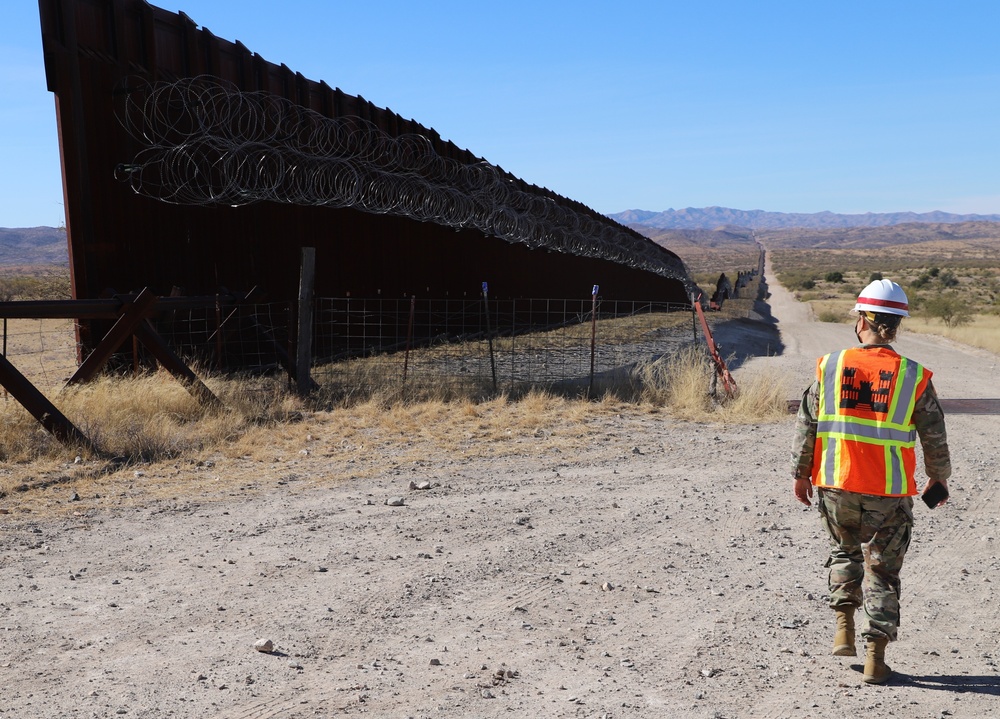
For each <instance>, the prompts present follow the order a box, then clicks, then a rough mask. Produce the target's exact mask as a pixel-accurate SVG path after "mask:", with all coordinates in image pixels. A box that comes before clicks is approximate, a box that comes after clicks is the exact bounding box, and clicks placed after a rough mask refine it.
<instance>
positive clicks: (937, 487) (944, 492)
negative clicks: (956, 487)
mask: <svg viewBox="0 0 1000 719" xmlns="http://www.w3.org/2000/svg"><path fill="white" fill-rule="evenodd" d="M920 498H921V499H922V500H924V504H926V505H927V506H928V507H930V508H931V509H934V508H935V507H939V506H941V505H942V504H944V503H945V502H947V501H948V483H947V482H945V481H944V480H931V481H930V482H928V483H927V486H926V487H924V493H923V494H921V495H920Z"/></svg>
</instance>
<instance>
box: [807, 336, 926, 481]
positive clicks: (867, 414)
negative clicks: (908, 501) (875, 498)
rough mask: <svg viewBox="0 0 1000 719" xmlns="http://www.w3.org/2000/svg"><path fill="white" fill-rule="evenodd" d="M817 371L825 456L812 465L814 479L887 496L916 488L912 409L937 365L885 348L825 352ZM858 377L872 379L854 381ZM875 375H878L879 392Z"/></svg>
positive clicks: (820, 446)
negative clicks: (930, 366)
mask: <svg viewBox="0 0 1000 719" xmlns="http://www.w3.org/2000/svg"><path fill="white" fill-rule="evenodd" d="M816 374H817V379H818V380H819V412H818V414H817V418H816V419H817V426H816V457H817V459H818V461H817V462H814V464H813V483H814V484H816V485H817V486H819V487H830V488H838V489H844V490H847V491H852V492H860V493H862V494H875V495H880V496H890V497H892V496H907V495H913V494H916V493H917V489H916V482H915V481H914V474H915V466H916V453H915V449H914V448H915V447H916V440H917V432H916V427H915V425H914V424H913V421H912V417H913V408H914V406H915V404H916V400H917V397H919V396H920V393H921V392H923V390H924V388H925V387H926V386H927V381H928V380H929V379H930V375H931V373H930V371H928V370H926V369H924V367H922V366H921V365H920V364H919V363H917V362H914V361H913V360H909V359H907V358H906V357H902V356H901V355H899V354H897V353H895V352H894V351H892V350H891V349H889V348H882V347H878V348H869V349H860V348H854V349H848V350H841V351H840V352H834V353H831V354H828V355H826V356H824V357H821V358H820V360H819V362H818V363H817V368H816ZM855 376H857V377H864V378H866V379H868V380H870V381H869V382H863V381H860V380H859V382H858V385H855V384H854V383H853V379H854V378H855ZM845 378H847V379H848V380H849V381H848V382H845ZM874 380H879V382H878V387H877V389H875V390H874V391H872V387H873V386H874V385H875V382H874ZM886 384H888V386H886ZM865 385H867V387H865ZM873 398H877V399H878V401H875V399H873Z"/></svg>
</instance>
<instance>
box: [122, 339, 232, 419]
mask: <svg viewBox="0 0 1000 719" xmlns="http://www.w3.org/2000/svg"><path fill="white" fill-rule="evenodd" d="M135 336H136V337H137V338H138V339H139V341H140V342H142V344H143V345H144V346H145V347H146V349H148V350H149V351H150V352H152V354H153V357H155V358H156V360H157V362H159V363H160V364H161V365H163V368H164V369H166V370H167V371H168V372H170V374H172V375H173V376H174V378H176V379H177V381H178V382H180V383H181V384H182V385H184V386H185V387H186V388H187V390H188V392H190V393H191V394H192V395H194V396H195V398H196V399H197V400H198V401H199V402H200V403H201V404H204V405H208V406H210V407H221V406H222V401H221V400H220V399H219V398H218V397H216V396H215V395H214V394H213V393H212V390H210V389H209V388H208V387H207V386H205V383H204V382H202V381H201V380H200V379H198V375H196V374H195V373H194V372H192V371H191V368H190V367H188V366H187V365H186V364H184V361H183V360H181V358H180V357H178V356H177V355H176V354H175V353H174V351H173V350H172V349H170V347H169V346H168V345H167V343H166V342H165V341H164V339H163V338H162V337H160V335H159V334H157V332H156V330H155V329H153V325H152V324H150V322H149V320H147V319H144V320H142V322H140V323H139V325H138V326H137V327H136V328H135Z"/></svg>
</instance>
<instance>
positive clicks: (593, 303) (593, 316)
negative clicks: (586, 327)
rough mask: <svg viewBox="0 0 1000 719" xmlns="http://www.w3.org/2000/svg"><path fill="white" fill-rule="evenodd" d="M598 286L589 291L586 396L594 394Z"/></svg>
mask: <svg viewBox="0 0 1000 719" xmlns="http://www.w3.org/2000/svg"><path fill="white" fill-rule="evenodd" d="M599 289H600V286H599V285H594V289H592V290H591V291H590V387H589V388H588V389H587V396H588V397H590V396H591V395H593V393H594V358H595V355H596V354H597V291H598V290H599Z"/></svg>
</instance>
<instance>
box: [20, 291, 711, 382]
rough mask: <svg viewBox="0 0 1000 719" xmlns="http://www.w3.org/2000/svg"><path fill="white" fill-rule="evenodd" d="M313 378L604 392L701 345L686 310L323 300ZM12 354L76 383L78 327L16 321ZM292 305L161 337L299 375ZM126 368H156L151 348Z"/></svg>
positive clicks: (202, 318)
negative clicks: (633, 372) (657, 360)
mask: <svg viewBox="0 0 1000 719" xmlns="http://www.w3.org/2000/svg"><path fill="white" fill-rule="evenodd" d="M313 316H314V323H313V338H312V346H313V362H312V368H311V373H312V378H313V380H314V381H315V382H316V383H317V384H318V385H319V387H320V388H321V389H322V390H323V392H324V394H325V395H326V396H328V397H330V398H350V397H364V396H370V395H371V394H373V393H376V392H380V391H383V392H384V391H388V392H393V393H397V392H400V391H403V392H409V393H413V394H414V395H419V394H421V393H423V394H432V395H434V396H438V397H454V396H473V397H474V396H486V395H491V394H496V393H499V392H507V393H512V394H513V393H519V392H523V391H525V390H527V389H530V388H533V387H537V388H545V389H549V390H554V391H565V392H571V393H581V394H582V393H589V392H594V391H600V389H601V388H602V387H603V386H604V385H605V384H606V383H608V382H611V381H615V382H620V381H621V380H622V378H627V375H628V370H629V368H630V367H632V366H634V365H636V364H637V363H640V362H643V361H649V360H652V359H653V358H654V357H656V356H657V355H661V354H665V353H669V352H670V351H671V350H672V348H675V347H676V346H678V345H679V344H681V343H685V342H690V341H692V340H693V339H697V331H696V329H695V325H694V321H693V320H694V318H693V315H692V312H691V307H690V306H689V305H671V304H666V303H658V302H636V301H628V302H623V301H603V300H601V299H600V298H599V297H596V296H595V297H592V298H586V299H505V300H499V301H498V300H494V299H491V298H489V297H488V296H480V297H479V298H475V299H435V298H428V299H421V298H406V299H398V300H396V299H382V298H374V299H373V298H350V297H345V298H320V299H318V300H316V303H315V308H314V312H313ZM7 322H8V323H9V324H5V326H4V335H3V341H4V355H5V356H6V357H7V358H8V359H9V360H10V362H11V363H12V364H13V365H14V366H15V367H16V368H17V369H18V370H19V371H20V372H21V373H22V374H23V375H25V377H26V378H27V379H28V380H29V381H31V382H33V383H34V384H35V385H36V386H38V387H39V388H40V389H42V390H43V391H44V390H45V389H46V388H57V387H59V386H62V384H64V383H65V381H66V380H67V379H68V378H69V377H70V376H72V374H73V372H74V371H75V369H76V366H77V357H78V347H77V341H76V333H75V331H74V330H75V325H74V322H73V320H28V319H18V320H8V321H7ZM295 322H296V316H295V308H294V306H293V305H291V304H289V303H269V304H244V305H239V306H236V307H230V308H213V307H207V308H201V309H196V310H184V311H176V312H170V313H164V314H162V315H159V316H157V317H156V318H155V320H154V326H155V328H156V330H157V332H158V333H159V334H160V335H161V336H162V337H163V338H164V340H165V341H166V342H167V344H168V345H169V346H170V347H171V348H172V349H173V350H174V352H175V353H177V354H178V355H179V356H180V357H182V358H183V359H184V360H185V361H187V362H189V363H193V364H195V365H196V367H197V368H199V369H200V370H201V371H204V372H210V373H221V374H229V373H233V372H239V373H248V372H249V373H255V374H261V373H282V372H284V373H287V374H288V375H289V376H290V375H291V374H292V373H293V368H294V366H295V362H294V356H295V351H294V350H295V348H294V339H295V331H294V327H295ZM122 349H123V350H125V351H126V352H125V354H129V352H128V351H129V350H132V356H131V357H127V358H125V359H123V360H121V361H120V362H119V364H118V365H117V368H118V369H119V370H123V371H125V370H128V369H131V368H133V367H134V368H140V367H143V366H151V365H152V364H153V362H152V360H151V358H150V357H149V356H148V355H147V354H146V353H145V352H144V350H143V348H142V346H141V345H140V344H138V343H133V345H132V346H129V347H123V348H122Z"/></svg>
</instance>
